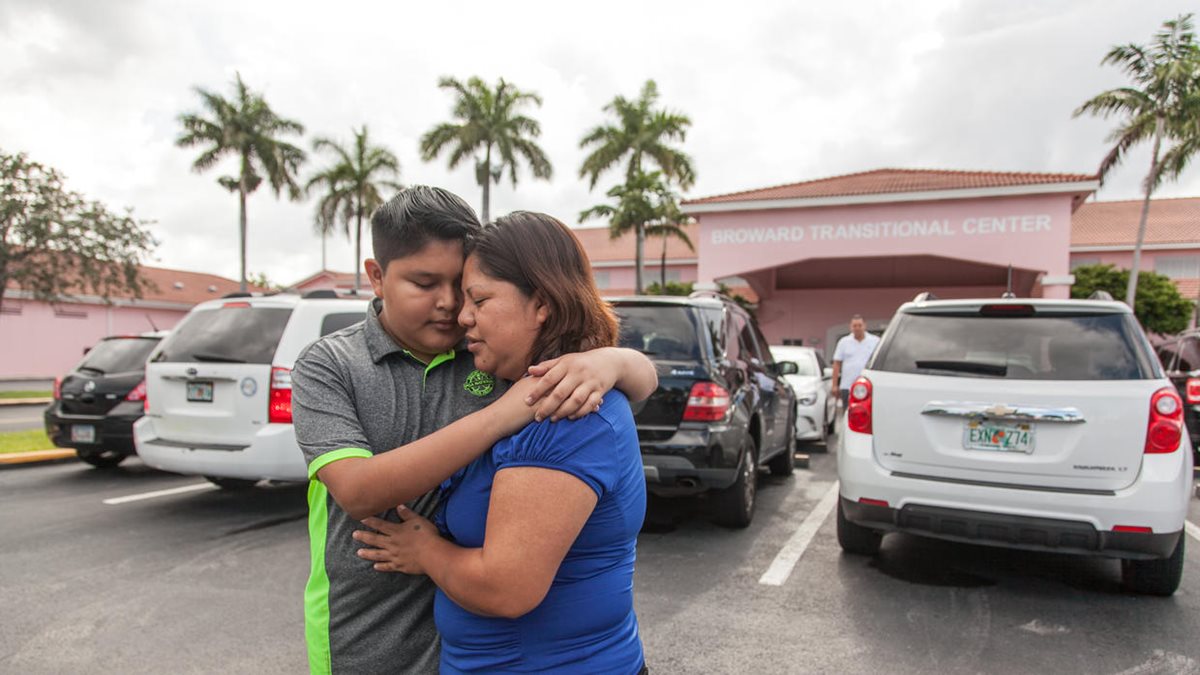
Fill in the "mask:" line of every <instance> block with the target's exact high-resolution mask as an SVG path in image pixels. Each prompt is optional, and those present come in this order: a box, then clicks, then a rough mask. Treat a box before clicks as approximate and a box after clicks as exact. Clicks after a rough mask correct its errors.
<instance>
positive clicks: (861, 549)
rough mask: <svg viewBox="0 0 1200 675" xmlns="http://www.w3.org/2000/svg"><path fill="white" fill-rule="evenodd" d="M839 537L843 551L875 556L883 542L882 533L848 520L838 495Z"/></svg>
mask: <svg viewBox="0 0 1200 675" xmlns="http://www.w3.org/2000/svg"><path fill="white" fill-rule="evenodd" d="M837 538H838V544H840V545H841V547H842V550H843V551H845V552H846V553H853V554H855V555H870V556H873V555H875V554H877V553H879V545H880V544H881V543H883V535H882V534H880V533H878V532H876V531H875V530H872V529H871V528H869V527H863V526H862V525H856V524H854V523H852V522H850V521H849V520H846V514H845V513H843V512H842V500H841V497H838V505H837Z"/></svg>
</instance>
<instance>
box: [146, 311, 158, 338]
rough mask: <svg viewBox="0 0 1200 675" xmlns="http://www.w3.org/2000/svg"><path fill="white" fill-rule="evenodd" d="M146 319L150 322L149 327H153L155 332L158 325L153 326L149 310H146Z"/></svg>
mask: <svg viewBox="0 0 1200 675" xmlns="http://www.w3.org/2000/svg"><path fill="white" fill-rule="evenodd" d="M146 320H147V321H149V322H150V327H151V328H153V329H154V332H156V333H157V332H158V326H155V325H154V319H152V318H150V313H149V312H146Z"/></svg>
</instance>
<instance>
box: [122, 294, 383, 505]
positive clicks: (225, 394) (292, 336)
mask: <svg viewBox="0 0 1200 675" xmlns="http://www.w3.org/2000/svg"><path fill="white" fill-rule="evenodd" d="M366 310H367V300H366V299H365V298H363V297H361V296H360V297H357V298H349V299H347V298H342V297H338V296H337V295H336V294H334V293H333V292H332V291H314V292H311V293H309V294H307V295H305V296H304V297H301V296H298V295H290V294H279V295H269V296H249V295H241V294H234V295H233V296H226V297H225V298H223V299H221V300H212V301H209V302H205V303H202V304H199V305H196V307H195V308H193V309H192V311H191V312H190V313H189V314H188V315H187V316H186V317H184V319H183V321H182V322H181V323H180V324H179V326H178V327H176V329H175V331H174V332H173V333H172V334H171V336H170V337H169V338H167V339H166V340H164V341H163V342H162V343H161V344H160V345H159V346H158V348H157V349H155V351H154V352H153V353H152V354H151V355H150V358H149V361H148V362H147V364H146V405H145V408H146V413H145V416H144V417H142V419H141V420H139V421H138V422H137V424H135V425H134V442H135V443H136V445H137V452H138V455H139V456H140V457H141V458H142V460H143V461H144V462H146V464H149V465H150V466H153V467H155V468H158V469H163V470H165V471H174V472H176V473H183V474H194V475H201V476H204V477H206V478H208V479H209V480H210V481H212V482H213V483H216V484H217V485H219V486H221V487H224V488H239V487H249V486H251V485H254V484H255V483H256V482H258V481H259V480H262V479H264V478H267V479H273V480H283V481H305V480H307V471H306V466H305V462H304V456H303V454H301V452H300V447H299V446H298V445H297V444H296V434H295V431H294V430H293V429H292V366H293V364H294V363H295V361H296V357H297V356H298V355H299V354H300V352H301V351H302V350H303V349H304V348H305V347H307V346H308V345H309V344H310V343H312V342H314V341H315V340H317V339H318V338H320V337H321V336H323V335H326V334H328V333H332V332H334V331H336V330H340V329H342V328H345V327H347V326H350V325H353V324H355V323H358V322H359V321H362V320H363V319H364V318H365V317H366Z"/></svg>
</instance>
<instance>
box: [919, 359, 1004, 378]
mask: <svg viewBox="0 0 1200 675" xmlns="http://www.w3.org/2000/svg"><path fill="white" fill-rule="evenodd" d="M916 365H917V367H918V368H929V369H932V370H953V371H957V372H960V373H976V374H978V375H995V376H996V377H1004V376H1005V375H1007V374H1008V366H1006V365H1001V364H996V363H985V362H983V361H917V362H916Z"/></svg>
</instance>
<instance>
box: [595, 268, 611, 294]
mask: <svg viewBox="0 0 1200 675" xmlns="http://www.w3.org/2000/svg"><path fill="white" fill-rule="evenodd" d="M608 277H609V275H608V270H592V279H594V280H595V281H596V288H599V289H601V290H604V289H606V288H611V282H610V280H609V278H608Z"/></svg>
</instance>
